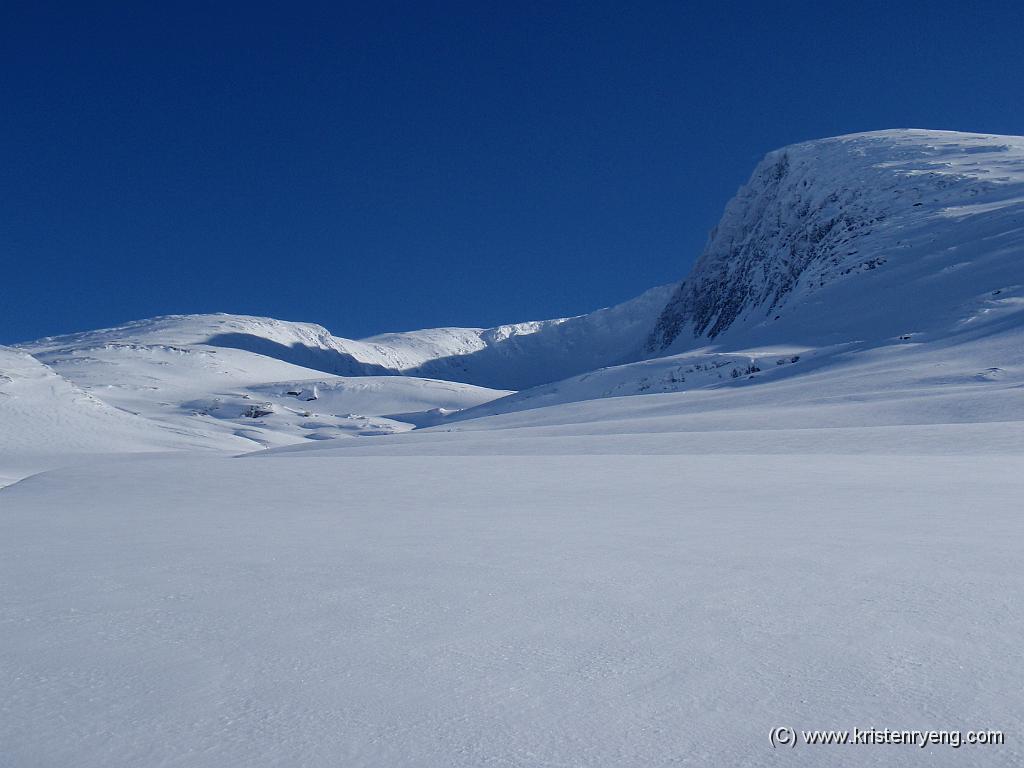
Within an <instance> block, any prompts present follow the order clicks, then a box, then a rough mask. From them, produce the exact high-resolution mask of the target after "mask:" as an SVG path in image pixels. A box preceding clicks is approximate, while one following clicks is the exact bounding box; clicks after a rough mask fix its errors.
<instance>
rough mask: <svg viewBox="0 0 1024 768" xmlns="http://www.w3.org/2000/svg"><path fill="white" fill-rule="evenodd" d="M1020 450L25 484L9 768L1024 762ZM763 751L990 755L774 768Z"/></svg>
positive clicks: (448, 463)
mask: <svg viewBox="0 0 1024 768" xmlns="http://www.w3.org/2000/svg"><path fill="white" fill-rule="evenodd" d="M669 397H678V396H677V395H674V396H669ZM643 400H644V398H620V399H619V400H618V401H617V402H618V403H619V404H620V405H621V404H623V403H626V402H629V401H631V402H634V403H638V402H639V401H643ZM622 426H623V427H624V430H623V431H627V432H628V431H629V430H630V427H631V426H633V425H622ZM637 426H639V425H637ZM1019 426H1020V425H1019V423H1018V424H1015V425H1012V426H1011V425H1006V426H1003V425H974V424H969V425H944V426H943V425H939V426H934V427H927V428H924V427H922V428H917V430H918V431H915V429H914V428H905V429H903V430H891V429H890V434H889V435H888V436H886V435H885V434H884V432H885V429H884V428H880V429H875V430H871V429H866V430H865V429H861V430H858V429H850V430H842V429H833V430H827V429H825V430H790V431H789V432H787V433H785V434H781V435H776V436H769V435H766V434H765V433H764V432H761V433H758V434H759V438H763V439H761V440H760V441H759V442H758V441H754V442H752V441H751V440H750V437H749V435H744V434H730V433H729V432H719V433H714V434H708V433H705V434H699V433H691V434H688V435H682V434H680V433H678V432H677V433H665V434H662V435H657V434H655V435H649V436H645V435H643V434H639V435H635V436H630V435H628V434H619V435H600V434H593V433H592V434H587V432H586V430H585V429H583V430H577V434H576V435H575V437H571V436H570V437H565V436H562V437H558V436H555V435H551V436H550V437H549V436H547V435H546V433H545V431H544V430H539V431H537V432H536V433H534V434H529V433H530V430H518V431H517V432H516V433H515V434H514V435H513V434H511V432H512V431H509V434H508V435H506V436H505V439H500V436H501V433H500V432H493V431H479V432H472V433H448V432H424V433H411V434H409V435H407V436H400V437H386V438H364V439H360V440H348V441H334V442H333V443H324V444H321V446H322V447H321V448H320V449H319V450H306V451H299V452H286V453H281V454H279V453H277V452H270V453H264V454H262V455H256V454H253V455H251V457H247V458H240V459H226V458H225V459H216V460H202V461H198V460H195V459H190V458H187V457H185V458H182V457H178V458H169V457H162V458H160V459H158V460H146V459H136V460H133V461H131V462H120V463H118V464H116V465H114V464H108V465H106V466H104V465H94V466H92V467H89V468H73V469H65V470H59V471H54V472H51V473H46V474H42V475H37V476H35V477H32V478H29V479H27V480H23V481H22V482H20V483H18V484H16V485H14V486H11V487H9V488H6V489H4V490H2V491H0V510H2V513H0V582H2V583H3V584H4V585H5V588H4V590H3V593H2V597H0V600H2V615H3V621H4V630H3V635H4V642H3V643H2V644H0V675H2V678H3V679H2V680H0V690H2V691H3V694H2V696H3V713H4V714H3V718H2V719H0V740H2V743H3V744H4V750H5V759H6V760H7V761H8V764H11V765H71V764H73V765H76V766H82V767H83V768H88V767H90V766H110V765H140V764H144V765H148V766H173V765H187V766H218V767H219V766H225V765H247V766H254V765H268V766H269V765H323V766H327V765H345V766H380V765H389V766H403V765H408V766H479V765H511V766H537V765H580V766H610V767H611V766H614V767H616V768H618V767H619V766H624V765H628V766H649V765H700V766H704V765H730V766H764V765H808V766H818V765H836V766H866V765H878V766H883V765H884V766H893V765H922V766H923V765H929V766H932V765H999V766H1014V765H1019V764H1020V762H1021V760H1022V759H1024V752H1022V750H1021V736H1022V735H1024V722H1022V716H1021V710H1020V707H1019V706H1017V704H1019V701H1020V691H1021V690H1022V687H1024V668H1022V667H1021V665H1020V664H1017V663H1015V661H1014V660H1015V659H1018V658H1019V650H1018V646H1019V641H1020V637H1021V634H1022V632H1024V612H1022V607H1021V603H1020V595H1021V593H1022V590H1024V575H1022V571H1021V569H1020V566H1019V558H1020V552H1021V551H1022V545H1024V522H1022V518H1021V516H1020V514H1019V511H1018V508H1019V499H1020V498H1021V494H1022V493H1024V471H1022V470H1024V456H1022V452H1024V440H1022V438H1021V430H1020V429H1019ZM637 431H638V432H640V431H642V430H640V429H637ZM597 432H598V433H599V432H600V430H597ZM395 440H398V441H400V443H401V444H402V450H398V451H391V450H389V445H388V444H389V442H391V441H395ZM772 446H774V449H773V448H772ZM364 451H365V452H369V453H374V452H379V453H381V454H382V455H378V456H368V455H363V453H364ZM747 451H757V452H758V453H757V455H752V454H751V453H748V452H747ZM588 452H599V453H604V454H605V455H585V454H587V453H588ZM445 453H448V454H453V455H443V454H445ZM922 453H928V454H931V455H921V454H922ZM454 454H462V455H454ZM510 454H520V455H510ZM658 454H661V455H658ZM778 725H787V726H789V727H792V728H797V729H801V728H808V729H809V728H853V727H855V726H856V727H862V728H868V727H877V728H885V727H890V728H944V729H951V728H959V729H964V730H967V729H981V728H995V729H1001V730H1003V731H1005V732H1006V734H1007V737H1006V738H1007V743H1006V745H1004V746H986V747H981V746H974V747H963V748H961V749H959V750H955V749H952V748H950V747H930V748H928V749H924V750H922V749H920V748H917V747H899V746H871V747H868V746H846V747H817V748H812V747H807V746H802V747H800V748H798V749H797V750H794V751H790V750H786V751H784V752H775V751H773V750H772V748H771V747H770V745H769V741H768V732H769V729H770V728H772V727H774V726H778Z"/></svg>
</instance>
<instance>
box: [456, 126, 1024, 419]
mask: <svg viewBox="0 0 1024 768" xmlns="http://www.w3.org/2000/svg"><path fill="white" fill-rule="evenodd" d="M646 346H647V355H648V356H649V357H650V358H652V359H650V360H647V361H641V362H636V363H629V364H625V365H622V366H618V367H614V368H609V369H603V370H598V371H594V372H588V373H585V374H582V375H579V376H577V377H573V378H570V379H568V380H565V381H561V382H555V383H551V384H547V385H544V386H541V387H538V388H536V389H532V390H527V391H525V392H520V393H518V394H517V395H514V396H511V397H509V398H506V399H504V400H500V401H495V402H493V403H491V404H488V405H484V406H482V407H480V408H477V409H474V410H472V411H469V412H467V413H464V414H460V415H459V417H458V418H460V419H465V418H472V417H476V416H480V415H491V414H495V413H509V412H514V411H519V410H524V409H529V408H535V407H546V406H550V405H558V404H560V403H567V402H576V401H581V400H590V399H594V398H602V397H609V396H621V395H634V394H644V393H659V392H675V391H684V390H693V389H700V388H713V389H720V388H725V389H736V388H741V387H745V386H747V385H748V384H750V383H757V382H766V383H770V382H772V381H775V380H782V379H784V380H788V379H790V378H792V377H794V376H802V375H803V374H805V373H807V372H809V371H814V372H815V374H816V378H814V379H811V380H810V381H809V382H808V383H811V382H813V386H816V387H819V388H821V389H822V391H823V390H828V391H835V392H843V393H845V396H848V397H854V396H858V397H869V396H873V395H874V394H877V393H881V392H883V391H885V390H887V389H889V390H892V389H911V390H914V391H918V392H920V393H921V394H922V396H927V395H931V394H938V393H940V392H942V393H945V394H949V392H950V388H951V387H952V386H954V384H955V385H956V386H962V387H964V388H965V389H964V390H963V392H964V395H965V397H967V396H968V394H967V392H968V390H971V391H976V393H980V392H982V391H984V392H987V393H989V395H988V396H991V393H992V391H993V389H994V388H997V387H1001V388H1003V389H1005V390H1006V391H1007V392H1016V393H1020V392H1021V391H1022V390H1021V389H1019V387H1020V386H1021V385H1022V384H1024V368H1022V365H1024V138H1021V137H1014V136H980V135H974V134H959V133H950V132H942V131H912V130H908V131H883V132H875V133H868V134H856V135H851V136H842V137H838V138H834V139H824V140H821V141H814V142H808V143H805V144H799V145H796V146H793V147H787V148H785V149H781V150H778V151H776V152H772V153H770V154H769V155H768V156H767V157H766V158H765V160H764V161H762V162H761V164H760V165H759V166H758V167H757V169H756V170H755V172H754V174H753V176H752V178H751V180H750V182H749V183H748V184H747V185H746V186H744V187H743V188H742V189H741V190H740V191H739V193H738V194H737V195H736V197H735V198H734V199H733V200H732V201H731V202H730V203H729V205H728V206H727V207H726V210H725V213H724V215H723V217H722V220H721V222H720V223H719V225H718V227H717V228H716V229H715V230H714V231H713V232H712V235H711V238H710V241H709V243H708V246H707V249H706V250H705V252H704V254H703V255H702V256H701V258H700V259H699V261H698V262H697V264H696V265H695V266H694V269H693V271H692V272H691V274H690V276H689V277H687V278H686V280H684V281H683V282H682V283H681V284H680V285H679V286H678V287H677V288H676V289H675V291H674V293H673V296H672V297H671V299H670V300H669V302H668V303H667V305H666V307H665V308H664V310H663V311H662V312H661V314H660V316H659V318H658V320H657V323H656V324H655V326H654V328H653V330H652V333H651V334H650V336H649V338H648V340H647V345H646ZM861 371H870V374H864V375H862V374H861V373H860V372H861ZM822 377H824V378H822ZM787 386H788V385H787ZM790 391H792V390H790ZM806 396H807V397H809V398H813V396H814V390H813V389H809V390H808V391H807V395H806ZM969 396H970V397H973V395H969ZM1011 400H1012V398H1011ZM1007 402H1008V403H1009V402H1010V401H1007ZM948 404H949V408H950V409H952V410H948V411H947V418H951V419H954V420H956V410H957V408H958V407H960V406H956V405H954V404H953V401H948ZM962 407H963V408H966V409H967V410H970V408H969V406H967V405H966V404H965V405H963V406H962ZM1020 407H1021V404H1019V405H1018V406H1017V408H1020ZM1011 410H1012V409H1011ZM1014 418H1019V416H1014Z"/></svg>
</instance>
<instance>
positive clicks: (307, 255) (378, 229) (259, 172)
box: [0, 0, 1024, 343]
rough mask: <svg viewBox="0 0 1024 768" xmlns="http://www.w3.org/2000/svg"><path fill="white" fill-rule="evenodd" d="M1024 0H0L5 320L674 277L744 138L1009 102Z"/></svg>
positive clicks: (510, 301) (576, 296) (333, 319)
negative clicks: (320, 0) (192, 0)
mask: <svg viewBox="0 0 1024 768" xmlns="http://www.w3.org/2000/svg"><path fill="white" fill-rule="evenodd" d="M1022 34H1024V3H1019V2H1002V3H986V2H975V3H965V2H962V1H960V2H955V3H945V2H941V1H940V2H930V3H923V2H920V3H919V2H886V3H872V2H850V3H841V4H840V3H835V4H833V3H828V2H820V0H819V2H813V3H799V2H786V3H754V2H748V3H728V2H714V3H700V2H673V3H667V2H666V3H662V2H635V3H626V2H617V3H605V2H599V1H597V0H595V1H593V2H583V3H571V2H544V3H531V2H502V3H497V2H467V3H433V2H419V1H418V2H400V3H384V2H364V3H358V4H351V5H349V4H345V3H325V4H322V5H320V4H317V3H274V4H262V3H259V2H247V3H234V4H233V3H203V4H195V5H190V4H187V3H184V2H169V3H128V2H124V3H117V4H110V3H102V2H96V3H92V2H90V3H82V2H73V3H72V2H66V3H58V4H49V3H44V2H35V1H31V2H30V1H29V0H25V1H24V2H13V1H12V2H4V3H2V4H0V343H2V342H14V341H19V340H27V339H30V338H34V337H37V336H41V335H44V334H54V333H62V332H68V331H74V330H82V329H88V328H94V327H100V326H106V325H112V324H116V323H119V322H122V321H125V320H130V319H135V318H141V317H148V316H152V315H157V314H167V313H177V312H209V311H225V312H240V313H248V314H260V315H270V316H274V317H279V318H284V319H293V320H308V321H313V322H319V323H322V324H324V325H326V326H327V327H328V328H330V329H331V330H332V331H334V332H335V333H338V334H341V335H345V336H363V335H367V334H371V333H375V332H380V331H387V330H402V329H409V328H417V327H426V326H435V325H492V324H496V323H499V322H511V321H517V320H526V319H537V318H545V317H552V316H559V315H565V314H575V313H579V312H584V311H588V310H591V309H594V308H596V307H599V306H604V305H607V304H612V303H615V302H619V301H622V300H625V299H628V298H630V297H632V296H634V295H636V294H638V293H640V292H641V291H643V290H645V289H646V288H648V287H651V286H653V285H656V284H660V283H664V282H668V281H673V280H677V279H679V278H681V277H683V276H684V275H685V273H686V271H687V269H688V268H689V266H690V265H691V264H692V262H693V259H694V258H695V257H696V256H697V255H698V253H699V251H700V249H701V247H702V246H703V244H704V241H705V238H706V234H707V231H708V230H709V229H710V228H711V227H712V226H713V225H714V224H715V221H716V220H717V218H718V215H719V213H720V211H721V209H722V206H723V205H724V204H725V202H726V201H727V200H728V198H729V197H730V196H731V195H732V194H733V192H735V190H736V188H737V186H738V185H739V184H741V183H742V182H743V181H745V180H746V178H747V176H748V175H749V174H750V171H751V170H752V168H753V166H754V164H755V163H756V162H757V160H758V159H759V158H760V156H761V155H762V154H763V153H764V152H766V151H767V150H770V149H773V148H775V147H777V146H781V145H784V144H789V143H792V142H796V141H801V140H804V139H810V138H817V137H821V136H827V135H834V134H840V133H848V132H851V131H861V130H871V129H878V128H888V127H929V128H949V129H961V130H973V131H985V132H990V133H1018V134H1019V133H1024V98H1022V95H1024V42H1022Z"/></svg>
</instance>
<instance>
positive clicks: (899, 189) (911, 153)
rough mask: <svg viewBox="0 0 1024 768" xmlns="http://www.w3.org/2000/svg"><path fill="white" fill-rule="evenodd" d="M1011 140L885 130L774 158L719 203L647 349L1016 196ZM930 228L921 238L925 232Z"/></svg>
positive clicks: (741, 314)
mask: <svg viewBox="0 0 1024 768" xmlns="http://www.w3.org/2000/svg"><path fill="white" fill-rule="evenodd" d="M1022 157H1024V147H1022V145H1021V141H1020V139H1019V138H1018V137H999V136H978V135H972V134H961V133H952V132H944V131H881V132H875V133H867V134H855V135H851V136H842V137H838V138H833V139H823V140H819V141H813V142H807V143H805V144H798V145H794V146H792V147H787V148H785V149H781V150H778V151H775V152H772V153H770V154H769V155H768V156H767V157H765V159H764V160H763V161H762V162H761V163H760V164H759V165H758V166H757V168H756V169H755V171H754V173H753V175H752V177H751V179H750V181H749V182H748V183H747V184H746V185H745V186H744V187H742V188H741V189H740V190H739V192H738V193H737V195H736V197H734V198H733V200H732V201H730V203H729V204H728V206H727V207H726V210H725V213H724V215H723V216H722V219H721V221H720V223H719V224H718V226H717V227H716V228H715V230H714V231H713V232H712V233H711V236H710V238H709V241H708V245H707V247H706V249H705V251H704V253H703V254H702V255H701V257H700V259H699V260H698V261H697V263H696V265H695V266H694V268H693V270H692V272H691V274H690V276H689V277H687V278H686V280H684V281H683V282H682V283H680V284H679V286H678V287H677V289H676V291H675V293H674V294H673V296H672V298H671V299H670V300H669V302H668V303H667V305H666V306H665V308H664V310H663V311H662V313H661V315H660V316H659V318H658V320H657V322H656V324H655V327H654V329H653V331H652V332H651V334H650V336H649V338H648V340H647V345H646V352H647V353H648V354H658V353H660V352H663V351H665V350H667V349H669V348H670V347H675V348H678V347H680V345H686V344H688V343H691V344H692V343H693V342H695V341H700V340H704V341H706V340H710V339H715V338H716V337H718V336H720V335H721V334H723V333H725V332H726V331H730V330H735V329H737V328H739V327H744V326H749V325H751V324H758V323H765V322H768V323H771V322H772V321H773V320H775V319H777V318H780V317H782V316H783V315H784V314H785V313H786V311H787V308H788V307H789V306H791V305H792V304H793V303H794V302H795V301H798V300H807V299H808V298H809V297H810V296H811V295H812V294H815V293H816V292H818V291H820V290H821V289H823V288H825V287H827V286H830V285H833V284H835V283H836V282H837V281H843V280H848V279H849V278H851V277H852V276H854V275H856V274H858V273H863V272H868V271H872V270H876V269H885V268H886V265H887V263H888V262H889V261H890V260H891V259H892V258H894V257H898V258H904V259H905V258H906V253H905V251H906V249H907V248H908V247H910V246H915V245H916V246H918V250H917V251H916V253H915V255H916V256H918V257H920V256H922V255H923V254H924V253H925V250H926V249H923V248H921V247H920V246H927V244H928V243H929V242H933V241H935V240H937V239H938V237H939V235H941V233H942V232H943V230H945V229H949V228H950V227H952V226H955V219H956V218H957V217H956V216H955V215H953V214H951V212H952V211H953V210H954V208H956V207H962V206H963V205H964V204H965V203H971V202H974V201H976V200H977V201H981V200H989V199H990V198H991V199H992V200H993V201H994V203H995V204H996V205H997V206H1001V207H1005V206H1006V204H1008V203H1016V204H1017V205H1018V209H1019V201H1013V200H1009V201H1008V200H1007V198H1008V197H1012V194H1015V193H1016V192H1020V182H1021V178H1020V174H1021V168H1022V165H1021V159H1022ZM925 230H927V231H928V233H927V234H922V233H923V232H924V231H925Z"/></svg>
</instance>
